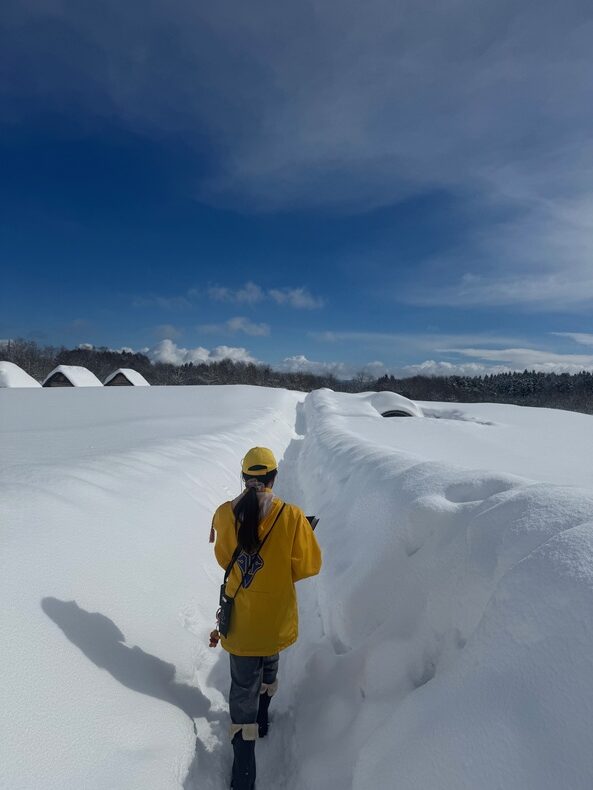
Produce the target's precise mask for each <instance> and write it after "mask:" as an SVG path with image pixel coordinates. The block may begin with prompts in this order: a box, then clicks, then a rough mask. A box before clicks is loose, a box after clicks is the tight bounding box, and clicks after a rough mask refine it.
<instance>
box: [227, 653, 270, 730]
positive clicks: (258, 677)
mask: <svg viewBox="0 0 593 790" xmlns="http://www.w3.org/2000/svg"><path fill="white" fill-rule="evenodd" d="M229 657H230V660H231V693H230V695H229V709H230V714H231V721H232V722H233V724H252V723H255V722H256V720H257V711H258V708H259V695H260V692H261V687H262V683H265V684H266V685H268V686H271V685H272V684H273V683H274V682H275V681H276V675H277V674H278V661H279V659H280V657H279V655H278V653H276V655H274V656H234V655H233V654H232V653H230V654H229ZM270 693H271V692H270Z"/></svg>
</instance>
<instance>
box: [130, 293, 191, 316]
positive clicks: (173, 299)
mask: <svg viewBox="0 0 593 790" xmlns="http://www.w3.org/2000/svg"><path fill="white" fill-rule="evenodd" d="M132 307H152V308H155V307H156V308H157V309H159V310H169V311H172V312H177V311H182V310H189V309H191V308H192V307H193V304H192V300H191V299H190V297H189V295H178V296H159V295H157V294H147V295H144V296H134V297H133V299H132Z"/></svg>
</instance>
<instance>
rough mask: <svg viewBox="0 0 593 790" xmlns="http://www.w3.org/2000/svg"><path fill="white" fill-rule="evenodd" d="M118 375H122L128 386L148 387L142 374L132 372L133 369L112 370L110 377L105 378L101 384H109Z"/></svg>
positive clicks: (135, 371)
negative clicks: (128, 383)
mask: <svg viewBox="0 0 593 790" xmlns="http://www.w3.org/2000/svg"><path fill="white" fill-rule="evenodd" d="M118 373H121V374H122V375H124V376H125V377H126V378H127V380H128V381H129V382H130V384H133V385H134V386H135V387H150V384H149V383H148V381H146V379H145V378H144V376H143V375H142V373H138V371H137V370H134V369H133V368H118V369H117V370H114V371H113V373H112V374H111V375H110V376H107V378H106V379H105V381H104V382H103V384H105V385H106V384H109V382H110V381H111V380H112V379H114V378H115V377H116V376H117V375H118Z"/></svg>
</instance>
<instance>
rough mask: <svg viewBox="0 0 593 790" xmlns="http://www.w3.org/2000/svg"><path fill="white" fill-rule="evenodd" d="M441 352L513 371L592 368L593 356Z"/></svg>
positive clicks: (518, 350) (527, 350) (525, 351)
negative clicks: (544, 367)
mask: <svg viewBox="0 0 593 790" xmlns="http://www.w3.org/2000/svg"><path fill="white" fill-rule="evenodd" d="M442 351H443V352H444V353H453V354H460V355H461V356H464V357H473V358H475V359H483V360H492V361H494V362H504V363H507V364H509V365H513V366H514V367H515V369H517V367H519V368H521V367H524V368H525V367H528V368H531V367H532V366H533V365H567V366H578V365H580V366H581V368H585V367H587V368H588V367H593V355H591V354H557V353H554V352H551V351H541V350H538V349H533V348H498V349H492V348H446V349H442Z"/></svg>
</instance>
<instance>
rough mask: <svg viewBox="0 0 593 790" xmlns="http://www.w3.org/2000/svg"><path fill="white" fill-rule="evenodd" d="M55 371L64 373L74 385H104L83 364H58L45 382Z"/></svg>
mask: <svg viewBox="0 0 593 790" xmlns="http://www.w3.org/2000/svg"><path fill="white" fill-rule="evenodd" d="M55 373H62V374H63V375H64V376H66V378H67V379H68V381H69V382H70V383H71V384H72V386H74V387H102V386H103V385H102V384H101V382H100V381H99V379H98V378H97V377H96V376H95V374H94V373H91V371H90V370H88V368H84V367H82V366H81V365H58V366H57V368H54V369H53V370H52V372H51V373H50V374H49V376H47V377H46V378H45V380H44V382H43V385H45V382H46V381H48V380H49V379H51V377H52V376H53V375H54V374H55Z"/></svg>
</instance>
